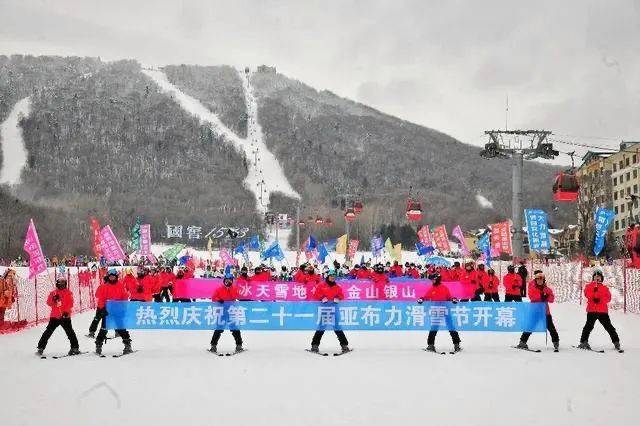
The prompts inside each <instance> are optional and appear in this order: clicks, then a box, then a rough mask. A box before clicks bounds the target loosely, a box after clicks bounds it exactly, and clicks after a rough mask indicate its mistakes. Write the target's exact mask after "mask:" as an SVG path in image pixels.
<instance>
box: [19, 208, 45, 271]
mask: <svg viewBox="0 0 640 426" xmlns="http://www.w3.org/2000/svg"><path fill="white" fill-rule="evenodd" d="M23 248H24V251H26V252H27V254H28V255H29V279H31V278H33V277H35V276H36V275H38V274H40V273H42V272H45V271H46V270H47V261H46V260H45V258H44V253H43V252H42V246H41V245H40V239H39V238H38V231H36V225H35V224H34V223H33V219H31V220H30V221H29V227H28V228H27V235H26V236H25V238H24V246H23Z"/></svg>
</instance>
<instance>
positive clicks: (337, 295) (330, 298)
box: [310, 273, 351, 353]
mask: <svg viewBox="0 0 640 426" xmlns="http://www.w3.org/2000/svg"><path fill="white" fill-rule="evenodd" d="M315 296H316V299H317V300H319V301H320V302H322V303H330V302H333V303H338V302H340V301H341V300H344V294H343V292H342V287H340V286H339V285H338V283H336V276H335V275H334V274H333V273H330V274H329V275H327V278H326V279H325V282H324V283H323V284H321V285H319V286H318V288H317V290H316V294H315ZM336 310H337V307H336ZM334 332H335V333H336V336H337V337H338V342H340V348H341V349H342V352H343V353H346V352H349V351H350V350H351V349H349V341H348V340H347V336H345V334H344V331H342V330H340V329H339V328H338V327H337V326H336V327H334ZM323 335H324V330H317V331H316V332H315V334H314V335H313V339H311V349H310V350H311V352H315V353H317V352H319V351H320V341H321V340H322V336H323Z"/></svg>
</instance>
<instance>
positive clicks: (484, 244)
mask: <svg viewBox="0 0 640 426" xmlns="http://www.w3.org/2000/svg"><path fill="white" fill-rule="evenodd" d="M489 235H490V233H489V232H486V233H485V234H484V235H483V236H482V237H481V238H480V239H479V240H478V242H476V247H477V248H478V250H480V252H482V257H483V259H484V261H485V263H486V264H487V267H490V266H491V244H490V243H489Z"/></svg>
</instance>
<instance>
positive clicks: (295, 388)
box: [0, 304, 640, 426]
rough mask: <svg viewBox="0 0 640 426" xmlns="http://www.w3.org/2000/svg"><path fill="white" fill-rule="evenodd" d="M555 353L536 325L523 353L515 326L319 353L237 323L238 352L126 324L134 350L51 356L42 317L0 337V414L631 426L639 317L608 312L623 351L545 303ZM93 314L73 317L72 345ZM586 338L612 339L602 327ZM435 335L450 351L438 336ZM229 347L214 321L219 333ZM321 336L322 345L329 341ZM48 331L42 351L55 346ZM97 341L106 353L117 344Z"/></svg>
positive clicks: (355, 340)
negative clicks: (457, 338) (586, 343)
mask: <svg viewBox="0 0 640 426" xmlns="http://www.w3.org/2000/svg"><path fill="white" fill-rule="evenodd" d="M552 312H553V313H554V316H555V322H556V326H557V327H558V331H559V333H560V339H561V348H562V351H561V352H560V353H553V352H552V351H551V349H550V345H551V343H550V342H549V346H547V347H545V337H544V335H540V334H538V335H534V336H532V338H531V339H530V341H529V344H530V346H531V347H539V348H542V349H544V351H543V353H540V354H535V353H529V352H524V351H519V350H516V349H511V348H509V346H510V345H513V344H516V343H517V341H518V337H519V336H518V334H513V333H475V334H474V333H461V337H462V346H463V348H464V351H463V352H462V353H460V354H457V355H444V356H442V355H435V354H430V353H426V352H423V351H421V350H420V348H422V347H424V346H425V344H426V343H425V342H426V335H425V333H416V332H357V333H356V332H349V333H347V337H348V338H349V340H350V343H351V346H352V347H353V348H355V351H354V352H353V353H350V354H347V355H345V356H343V357H340V358H333V357H327V358H325V357H319V356H317V355H313V354H309V353H307V352H305V351H304V350H303V349H305V348H307V347H308V346H309V342H310V340H311V333H308V332H243V337H244V341H245V347H246V348H247V349H248V351H247V352H246V353H243V354H240V355H237V356H234V357H230V358H227V357H225V358H219V357H216V356H213V355H210V354H209V353H207V352H206V351H205V348H208V346H209V340H210V337H211V335H210V333H205V332H200V331H191V332H180V331H137V330H134V331H132V338H133V346H134V349H138V350H139V352H137V353H135V354H133V355H130V356H127V357H124V358H120V359H113V358H105V359H101V358H97V357H96V356H94V355H92V354H87V355H82V356H80V357H77V358H65V359H60V360H53V359H47V360H41V359H39V358H37V357H36V356H34V355H33V351H34V350H35V346H36V342H37V340H38V338H39V336H40V334H41V333H42V330H43V328H44V326H39V327H37V328H33V329H29V330H25V331H23V332H20V333H18V334H13V335H4V336H0V377H2V390H1V391H0V399H1V400H2V423H3V424H6V425H42V424H47V425H48V426H55V425H64V426H71V425H118V426H122V425H131V424H137V425H143V424H149V425H177V424H178V425H192V424H193V425H198V424H211V425H227V424H229V425H305V426H312V425H365V424H366V425H375V426H377V425H381V426H382V425H384V426H387V425H407V426H408V425H416V424H424V425H544V426H550V425H554V426H555V425H574V424H576V425H582V426H584V425H604V424H615V425H636V424H637V406H636V404H637V401H638V400H639V398H640V386H639V383H638V379H639V378H640V357H639V356H638V354H639V353H640V337H639V336H638V332H637V330H638V329H639V328H640V317H639V316H637V315H632V314H627V315H624V314H621V313H618V312H614V313H612V314H611V316H612V320H613V323H614V325H615V326H616V327H617V329H618V332H619V333H620V336H621V339H622V343H623V347H625V349H626V353H624V354H618V353H617V352H613V351H608V352H607V353H605V354H598V353H589V352H583V351H579V350H576V349H571V348H570V345H571V344H576V342H577V340H578V335H579V332H580V330H581V328H582V325H583V322H584V319H585V314H584V307H583V306H577V305H573V304H561V305H557V306H552ZM91 316H92V315H91V314H83V315H81V316H78V317H74V319H73V322H74V326H75V329H76V331H77V334H78V335H79V336H80V337H79V338H80V342H81V349H83V350H91V349H92V347H93V342H92V341H91V340H89V339H87V338H84V337H81V336H82V335H83V334H85V333H86V330H87V328H88V325H89V322H90V320H91ZM591 344H592V346H594V347H604V348H607V349H608V348H610V347H611V344H610V341H609V340H608V336H607V335H606V333H605V332H604V330H603V329H602V328H601V327H600V325H597V326H596V329H595V330H594V332H593V333H592V337H591ZM436 345H437V346H438V347H439V348H441V349H443V350H444V349H447V350H448V349H450V348H451V341H450V338H449V336H448V334H447V333H440V334H439V335H438V338H437V339H436ZM219 348H220V349H221V350H224V351H226V350H231V349H232V348H233V340H232V338H231V336H230V335H229V334H228V333H227V332H225V334H224V335H223V336H222V339H221V341H220V344H219ZM337 348H338V343H337V339H336V338H335V336H334V335H333V334H330V333H327V334H326V335H325V337H324V339H323V344H322V346H321V349H325V350H337ZM67 349H68V342H67V340H66V337H65V336H64V333H63V332H62V330H60V329H59V330H57V331H56V333H55V334H54V335H53V337H52V339H51V341H50V342H49V347H48V348H47V352H48V353H49V354H51V353H55V352H61V351H66V350H67ZM121 349H122V343H121V342H120V340H109V341H108V343H107V344H106V345H105V352H106V353H112V352H116V351H120V350H121Z"/></svg>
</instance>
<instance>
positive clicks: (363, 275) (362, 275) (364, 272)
mask: <svg viewBox="0 0 640 426" xmlns="http://www.w3.org/2000/svg"><path fill="white" fill-rule="evenodd" d="M356 278H357V279H359V280H366V279H369V278H371V272H370V271H369V270H368V269H358V270H357V271H356Z"/></svg>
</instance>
